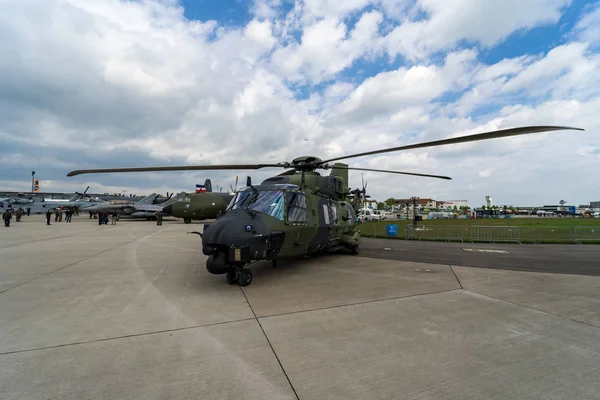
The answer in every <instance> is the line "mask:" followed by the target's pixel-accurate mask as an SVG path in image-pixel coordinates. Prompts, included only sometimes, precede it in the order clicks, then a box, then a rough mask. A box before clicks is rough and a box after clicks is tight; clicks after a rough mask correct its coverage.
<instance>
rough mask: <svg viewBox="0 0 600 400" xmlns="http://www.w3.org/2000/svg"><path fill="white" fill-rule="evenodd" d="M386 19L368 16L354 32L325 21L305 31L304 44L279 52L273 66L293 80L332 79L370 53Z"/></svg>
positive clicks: (337, 22)
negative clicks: (382, 22) (381, 24)
mask: <svg viewBox="0 0 600 400" xmlns="http://www.w3.org/2000/svg"><path fill="white" fill-rule="evenodd" d="M382 19H383V17H382V15H381V13H379V12H377V11H372V12H368V13H364V14H362V15H361V17H360V19H359V20H358V22H357V23H356V24H355V26H354V28H353V29H352V30H350V31H348V29H347V26H346V24H345V23H344V22H343V21H341V20H339V19H338V18H335V17H330V18H326V19H322V20H320V21H318V22H316V23H314V24H311V25H309V26H307V27H305V28H304V30H303V33H302V38H301V41H300V43H295V42H293V43H292V44H290V45H288V46H285V47H282V48H280V49H278V50H276V51H275V53H274V54H273V63H274V65H275V66H276V67H277V68H278V70H279V71H281V72H282V73H283V74H284V75H285V76H286V77H287V78H289V79H293V80H300V79H302V78H303V77H305V76H306V77H308V79H309V80H310V81H311V82H317V83H318V82H320V81H322V80H324V79H328V78H331V77H333V76H334V75H335V74H337V73H338V72H340V71H342V70H344V69H345V68H347V67H348V66H350V65H351V64H352V62H353V61H354V60H356V59H357V58H359V57H362V56H363V55H365V54H366V53H368V51H369V47H370V46H371V44H372V42H373V41H374V38H376V37H377V31H378V26H379V24H380V23H381V21H382Z"/></svg>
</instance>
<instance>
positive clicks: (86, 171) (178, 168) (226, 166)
mask: <svg viewBox="0 0 600 400" xmlns="http://www.w3.org/2000/svg"><path fill="white" fill-rule="evenodd" d="M269 167H279V168H282V167H284V164H222V165H179V166H169V167H127V168H97V169H78V170H75V171H71V172H69V173H68V174H67V176H75V175H81V174H102V173H112V172H156V171H207V170H230V169H261V168H269Z"/></svg>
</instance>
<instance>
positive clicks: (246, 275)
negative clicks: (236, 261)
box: [238, 269, 252, 286]
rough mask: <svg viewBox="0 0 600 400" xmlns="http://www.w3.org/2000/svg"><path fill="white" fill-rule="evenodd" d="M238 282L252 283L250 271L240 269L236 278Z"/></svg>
mask: <svg viewBox="0 0 600 400" xmlns="http://www.w3.org/2000/svg"><path fill="white" fill-rule="evenodd" d="M238 283H239V284H240V286H248V285H249V284H251V283H252V272H250V270H247V269H243V270H241V271H240V276H239V278H238Z"/></svg>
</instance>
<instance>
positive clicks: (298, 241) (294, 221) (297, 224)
mask: <svg viewBox="0 0 600 400" xmlns="http://www.w3.org/2000/svg"><path fill="white" fill-rule="evenodd" d="M285 204H286V205H285V211H286V218H285V222H286V224H287V225H290V226H293V231H290V233H289V235H287V236H288V238H287V239H286V240H285V242H284V245H283V249H282V251H281V252H280V254H282V253H283V254H282V255H284V254H285V253H286V252H290V253H296V252H298V250H300V251H301V252H304V251H305V248H306V246H307V244H308V243H309V242H310V238H311V236H312V232H313V228H312V227H310V226H309V219H308V210H307V201H306V196H305V194H304V193H302V192H297V191H289V192H286V194H285Z"/></svg>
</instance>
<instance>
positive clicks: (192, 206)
mask: <svg viewBox="0 0 600 400" xmlns="http://www.w3.org/2000/svg"><path fill="white" fill-rule="evenodd" d="M203 187H204V189H205V191H202V192H198V193H189V194H184V195H183V196H179V198H178V199H177V200H176V201H175V202H172V203H170V204H169V205H167V206H165V207H163V209H162V210H163V212H164V213H165V214H168V215H170V216H172V217H175V218H183V222H184V223H186V224H189V223H191V222H192V220H204V219H214V218H217V217H218V216H219V215H220V214H221V213H223V212H225V209H226V208H227V204H229V202H230V201H231V199H232V198H233V196H234V195H233V193H222V192H213V191H212V184H211V181H210V179H207V180H206V181H205V182H204V186H203ZM230 187H231V185H230ZM236 189H237V179H236ZM231 190H232V192H234V191H235V190H234V189H233V187H231Z"/></svg>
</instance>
